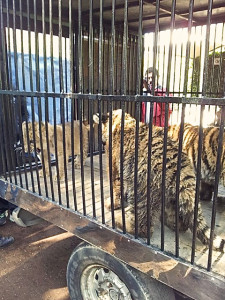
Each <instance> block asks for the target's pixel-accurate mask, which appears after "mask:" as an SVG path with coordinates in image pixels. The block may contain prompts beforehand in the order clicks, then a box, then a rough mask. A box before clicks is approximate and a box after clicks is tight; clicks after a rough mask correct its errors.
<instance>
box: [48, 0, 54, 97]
mask: <svg viewBox="0 0 225 300" xmlns="http://www.w3.org/2000/svg"><path fill="white" fill-rule="evenodd" d="M52 22H53V21H52V0H49V33H50V56H51V79H52V92H53V93H55V76H54V60H53V23H52ZM54 100H55V99H54Z"/></svg>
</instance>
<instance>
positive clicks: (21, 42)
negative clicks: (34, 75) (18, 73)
mask: <svg viewBox="0 0 225 300" xmlns="http://www.w3.org/2000/svg"><path fill="white" fill-rule="evenodd" d="M20 37H21V40H20V44H21V63H22V82H23V90H25V88H26V84H25V65H24V47H23V42H24V39H23V8H22V0H20Z"/></svg>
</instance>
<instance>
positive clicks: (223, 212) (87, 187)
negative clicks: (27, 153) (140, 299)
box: [17, 154, 225, 276]
mask: <svg viewBox="0 0 225 300" xmlns="http://www.w3.org/2000/svg"><path fill="white" fill-rule="evenodd" d="M102 164H103V170H102V191H103V193H102V192H101V174H100V168H99V165H100V164H99V156H98V155H96V156H94V159H93V170H94V172H93V177H94V180H93V181H92V180H91V167H90V158H88V159H87V160H86V162H85V165H84V176H83V178H84V179H83V180H84V181H83V186H84V189H83V192H84V195H85V205H84V202H83V199H84V197H83V196H84V195H83V192H82V180H81V178H82V177H81V170H80V169H75V189H76V193H75V194H76V196H75V197H74V193H73V182H72V163H71V162H69V164H68V197H67V189H66V184H65V181H61V182H60V194H61V203H60V204H61V206H62V207H69V208H71V209H72V210H74V209H75V201H76V208H77V212H79V213H80V214H81V215H84V214H85V215H86V216H88V217H90V218H94V219H95V220H97V221H98V222H100V223H102V222H105V224H106V225H107V226H109V227H111V226H112V218H111V212H110V211H109V210H108V209H106V208H104V209H102V205H101V203H102V201H103V202H104V201H105V200H106V199H107V198H109V197H110V186H109V180H108V174H107V163H106V157H105V154H103V156H102ZM55 169H56V167H55V166H52V174H53V176H54V174H55V172H56V170H55ZM32 172H33V178H34V188H35V191H36V193H38V184H37V172H36V170H33V171H32ZM21 177H22V182H23V184H25V173H22V174H21ZM27 179H28V186H29V190H30V191H32V184H31V174H30V172H27ZM17 181H18V182H20V178H19V176H17ZM47 187H48V188H47V194H46V188H45V183H44V178H43V177H40V188H41V194H42V196H43V197H46V196H47V197H46V198H48V199H49V200H52V199H51V197H52V191H51V184H50V177H49V176H48V177H47ZM93 189H94V198H95V210H93ZM53 190H54V202H55V203H56V204H59V201H58V199H59V194H58V185H57V181H53ZM219 195H220V196H225V189H224V188H223V187H221V186H220V187H219ZM67 199H69V202H67ZM201 204H202V210H203V214H204V216H205V218H206V221H207V224H208V225H209V226H210V223H211V214H212V205H213V203H212V201H211V202H202V203H201ZM115 214H120V215H121V210H116V211H115ZM224 228H225V199H222V200H221V201H219V202H218V203H217V215H216V233H217V234H218V235H220V236H221V237H222V238H224V239H225V232H224ZM179 239H180V240H179V241H180V245H179V247H180V249H179V251H180V252H179V257H180V258H181V259H184V260H185V261H187V262H190V260H191V249H192V233H191V231H190V230H188V231H187V232H185V233H180V235H179ZM142 242H143V243H145V242H146V241H145V240H142ZM151 245H153V246H155V247H156V248H159V249H160V248H161V224H160V222H159V224H156V226H155V230H154V234H153V236H152V238H151ZM175 245H176V242H175V233H174V232H173V231H172V230H170V229H169V228H168V227H167V226H165V243H164V251H165V252H167V253H169V254H172V255H175ZM208 252H209V251H208V249H207V247H205V246H204V245H202V243H201V242H200V241H199V240H198V239H197V240H196V252H195V264H196V265H198V266H201V267H203V268H207V263H208ZM212 271H213V272H215V273H217V274H218V275H222V276H225V255H224V254H221V253H220V252H217V251H213V255H212Z"/></svg>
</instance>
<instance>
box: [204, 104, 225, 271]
mask: <svg viewBox="0 0 225 300" xmlns="http://www.w3.org/2000/svg"><path fill="white" fill-rule="evenodd" d="M224 120H225V106H223V107H222V111H221V116H220V129H219V136H218V149H217V158H216V174H215V185H214V195H213V206H212V217H211V231H210V243H209V256H208V265H207V270H208V271H211V268H212V251H213V249H212V248H213V239H214V236H215V221H216V203H217V194H218V183H219V178H220V172H221V165H222V163H221V158H222V153H223V142H224V141H223V138H224Z"/></svg>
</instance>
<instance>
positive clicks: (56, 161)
mask: <svg viewBox="0 0 225 300" xmlns="http://www.w3.org/2000/svg"><path fill="white" fill-rule="evenodd" d="M53 87H55V85H53ZM53 117H54V144H55V163H56V176H57V188H58V197H59V204H60V205H61V204H62V196H61V187H60V178H59V159H58V140H57V137H58V134H57V119H56V98H54V99H53Z"/></svg>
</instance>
